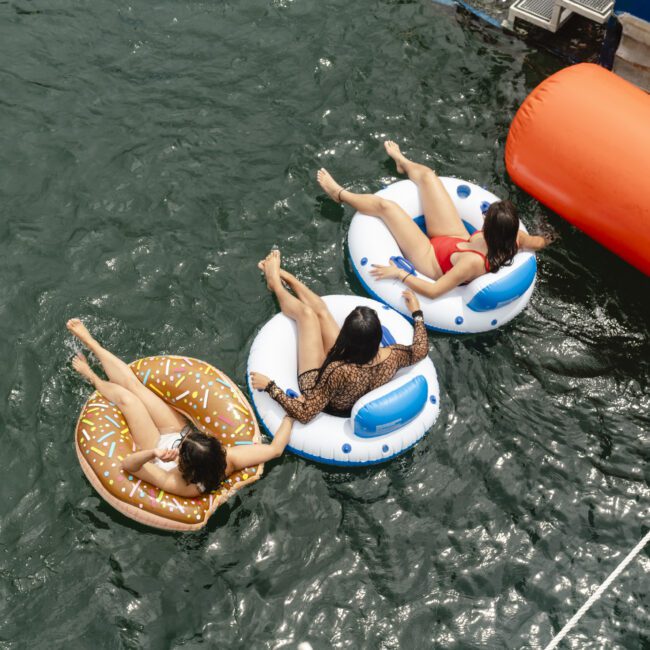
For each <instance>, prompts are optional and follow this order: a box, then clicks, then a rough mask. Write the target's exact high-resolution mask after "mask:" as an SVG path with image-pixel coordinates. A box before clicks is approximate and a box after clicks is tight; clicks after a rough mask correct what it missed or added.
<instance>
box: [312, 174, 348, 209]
mask: <svg viewBox="0 0 650 650" xmlns="http://www.w3.org/2000/svg"><path fill="white" fill-rule="evenodd" d="M316 180H317V181H318V184H319V185H320V186H321V187H322V188H323V189H324V190H325V191H326V192H327V194H328V196H329V197H330V199H332V200H333V201H336V202H337V203H341V194H342V193H343V192H344V191H345V190H344V189H343V188H342V187H341V186H340V185H339V184H338V183H337V182H336V181H335V180H334V179H333V178H332V175H331V174H330V173H329V172H328V171H327V169H325V167H321V168H320V169H319V170H318V172H317V174H316Z"/></svg>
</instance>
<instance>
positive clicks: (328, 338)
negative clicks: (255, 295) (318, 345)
mask: <svg viewBox="0 0 650 650" xmlns="http://www.w3.org/2000/svg"><path fill="white" fill-rule="evenodd" d="M265 262H266V260H262V261H261V262H260V263H259V264H258V267H259V268H260V269H261V270H262V271H264V265H265ZM280 279H281V280H282V282H284V283H285V284H286V285H287V286H288V287H289V288H290V289H291V290H292V291H293V292H294V293H295V294H296V297H297V298H298V300H300V302H302V303H303V304H305V305H307V306H308V307H311V308H312V309H313V310H314V311H315V312H316V316H318V320H319V321H320V329H321V335H322V337H323V350H324V351H325V354H327V353H328V352H329V351H330V350H331V348H332V346H333V345H334V342H335V341H336V339H337V338H338V335H339V332H340V331H341V328H340V327H339V324H338V323H337V322H336V321H335V320H334V316H332V313H331V312H330V310H329V309H328V308H327V305H326V304H325V301H324V300H323V299H322V298H321V297H320V296H319V295H318V294H317V293H314V292H313V291H312V290H311V289H310V288H309V287H308V286H307V285H306V284H304V283H302V282H301V281H300V280H298V278H297V277H296V276H295V275H293V274H292V273H289V271H286V270H285V269H283V268H280Z"/></svg>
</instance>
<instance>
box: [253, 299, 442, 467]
mask: <svg viewBox="0 0 650 650" xmlns="http://www.w3.org/2000/svg"><path fill="white" fill-rule="evenodd" d="M323 300H324V301H325V303H326V304H327V307H328V308H329V310H330V311H331V312H332V315H333V316H334V318H335V319H336V321H337V322H338V323H339V324H340V325H342V324H343V321H344V320H345V318H346V316H347V315H348V314H349V313H350V312H351V311H352V310H353V309H354V308H355V307H357V306H358V305H364V306H367V307H371V308H372V309H374V310H375V311H376V312H377V315H378V316H379V319H380V321H381V325H382V329H383V333H384V336H383V339H382V345H383V346H386V345H391V344H393V343H403V344H405V345H411V343H412V342H413V327H412V325H411V324H410V323H409V322H408V321H407V320H406V319H405V318H403V317H402V316H400V315H399V314H398V313H397V312H395V311H393V310H392V309H389V308H388V307H386V306H385V305H382V304H381V303H378V302H376V301H374V300H370V299H368V298H359V297H357V296H325V297H324V298H323ZM297 342H298V339H297V330H296V325H295V323H294V321H292V320H291V319H290V318H287V317H286V316H285V315H284V314H277V315H276V316H274V317H273V318H272V319H271V320H270V321H269V322H268V323H266V324H265V325H264V326H263V327H262V329H261V330H260V331H259V333H258V334H257V336H256V337H255V340H254V341H253V345H252V347H251V351H250V355H249V357H248V377H249V378H250V372H251V371H256V372H261V373H262V374H264V375H267V376H268V377H271V378H272V379H273V380H274V381H275V383H276V384H277V385H278V386H279V387H280V388H281V389H283V390H284V391H285V392H286V393H287V394H288V395H289V396H291V397H298V396H299V395H300V392H299V390H298V351H297V348H298V346H297ZM249 382H250V379H249ZM249 391H250V394H251V397H252V402H253V406H254V408H255V410H256V412H257V416H258V419H259V421H260V423H261V424H262V425H263V426H264V428H265V429H266V430H267V432H268V433H269V434H270V435H271V436H273V435H275V433H276V431H277V430H278V427H279V426H280V423H281V422H282V418H283V417H284V416H285V411H284V409H283V408H282V407H281V406H280V405H279V404H278V403H277V402H276V401H275V400H274V399H272V398H271V397H270V396H269V394H268V393H266V392H263V391H257V390H253V389H252V387H251V386H250V383H249ZM439 412H440V391H439V387H438V378H437V375H436V370H435V368H434V366H433V362H432V361H431V359H430V358H429V357H428V356H427V357H426V358H424V359H422V361H419V362H418V363H416V364H415V365H413V366H409V367H408V368H402V369H401V370H399V371H398V372H397V374H396V375H395V377H393V379H391V381H389V382H388V383H387V384H384V385H383V386H380V387H379V388H377V389H375V390H373V391H371V392H370V393H368V394H366V395H364V396H363V397H362V398H361V399H359V400H358V401H357V403H356V404H355V405H354V407H353V409H352V414H351V417H349V418H342V417H336V416H334V415H329V414H327V413H320V414H318V415H317V416H316V417H315V418H314V419H313V420H311V421H310V422H308V423H307V424H301V423H300V422H297V421H296V422H294V425H293V430H292V433H291V440H290V441H289V445H288V449H289V450H290V451H292V452H293V453H294V454H297V455H298V456H302V457H303V458H308V459H309V460H313V461H317V462H319V463H326V464H329V465H342V466H347V467H349V466H364V465H374V464H376V463H383V462H385V461H387V460H390V459H391V458H395V457H396V456H399V455H400V454H403V453H404V452H405V451H407V450H408V449H410V448H411V447H413V445H415V444H416V443H417V442H418V440H420V439H421V438H422V437H423V436H424V435H425V434H426V432H427V431H428V430H429V429H430V428H431V426H432V425H433V423H434V422H435V421H436V419H437V417H438V413H439Z"/></svg>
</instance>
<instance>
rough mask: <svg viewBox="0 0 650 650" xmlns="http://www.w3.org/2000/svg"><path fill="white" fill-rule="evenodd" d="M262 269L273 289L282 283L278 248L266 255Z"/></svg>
mask: <svg viewBox="0 0 650 650" xmlns="http://www.w3.org/2000/svg"><path fill="white" fill-rule="evenodd" d="M262 270H263V271H264V275H265V276H266V284H267V286H268V288H269V289H270V290H271V291H273V289H274V287H277V286H278V284H279V283H280V284H281V283H282V280H281V279H280V251H279V250H278V249H277V248H274V249H272V250H271V252H270V253H269V254H268V255H267V256H266V259H265V260H264V264H263V268H262Z"/></svg>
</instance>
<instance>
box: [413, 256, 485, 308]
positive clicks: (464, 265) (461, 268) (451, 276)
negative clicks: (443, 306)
mask: <svg viewBox="0 0 650 650" xmlns="http://www.w3.org/2000/svg"><path fill="white" fill-rule="evenodd" d="M470 257H477V256H475V255H472V256H470ZM483 271H484V269H483V265H482V263H481V260H480V259H476V260H474V259H472V260H469V259H465V260H460V261H459V262H458V263H457V264H456V265H455V266H452V268H451V269H449V271H447V273H445V274H444V275H443V276H442V277H441V278H438V279H437V280H436V281H435V283H433V284H432V283H431V282H427V281H426V280H422V279H421V278H416V277H414V276H413V275H408V276H407V277H406V278H404V279H403V280H402V282H403V283H404V284H405V285H406V286H407V287H408V288H409V289H412V290H413V291H415V292H416V293H419V294H420V295H421V296H426V297H427V298H438V297H440V296H442V295H444V294H445V293H447V292H449V291H451V290H452V289H455V288H456V287H457V286H459V285H461V284H463V282H470V281H471V280H473V279H474V278H477V277H478V276H479V275H482V274H483Z"/></svg>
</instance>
